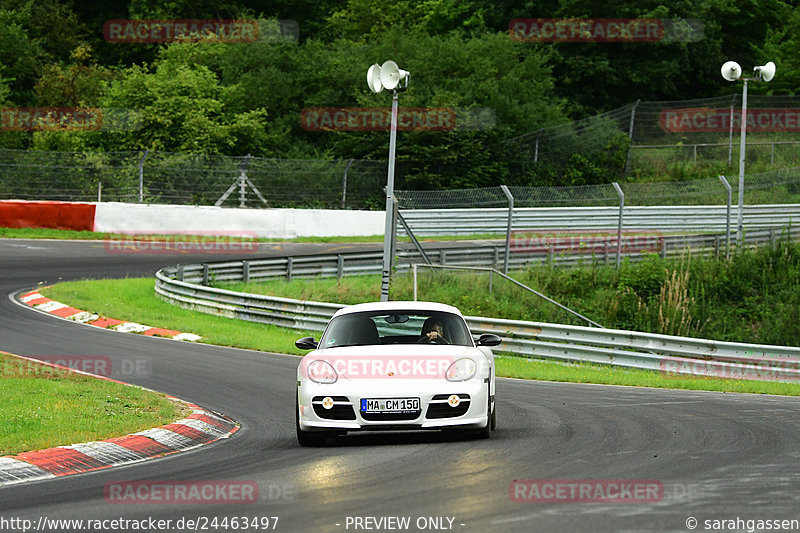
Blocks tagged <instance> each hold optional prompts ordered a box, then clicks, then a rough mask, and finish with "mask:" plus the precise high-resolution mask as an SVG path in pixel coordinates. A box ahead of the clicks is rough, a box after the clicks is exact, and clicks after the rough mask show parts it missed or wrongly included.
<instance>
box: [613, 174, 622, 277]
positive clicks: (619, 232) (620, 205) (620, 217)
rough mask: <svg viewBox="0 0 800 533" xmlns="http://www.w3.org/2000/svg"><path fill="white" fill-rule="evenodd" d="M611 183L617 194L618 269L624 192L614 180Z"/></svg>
mask: <svg viewBox="0 0 800 533" xmlns="http://www.w3.org/2000/svg"><path fill="white" fill-rule="evenodd" d="M611 185H613V186H614V190H615V191H617V194H618V195H619V222H617V269H619V265H620V262H621V260H622V216H623V213H624V212H625V193H623V192H622V188H621V187H620V186H619V183H617V182H616V181H615V182H613V183H612V184H611Z"/></svg>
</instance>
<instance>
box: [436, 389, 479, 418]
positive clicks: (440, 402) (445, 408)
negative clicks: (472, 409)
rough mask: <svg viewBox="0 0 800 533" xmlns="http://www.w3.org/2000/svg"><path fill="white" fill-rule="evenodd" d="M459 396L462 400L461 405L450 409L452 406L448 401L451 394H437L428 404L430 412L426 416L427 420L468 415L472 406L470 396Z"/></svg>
mask: <svg viewBox="0 0 800 533" xmlns="http://www.w3.org/2000/svg"><path fill="white" fill-rule="evenodd" d="M457 396H458V397H459V398H461V403H459V404H458V406H457V407H450V404H449V403H447V399H448V398H449V397H450V395H449V394H437V395H436V396H434V397H433V399H431V401H430V403H429V404H428V412H427V413H426V414H425V418H429V419H430V418H454V417H456V416H462V415H464V414H466V412H467V411H468V410H469V404H470V398H469V394H458V395H457Z"/></svg>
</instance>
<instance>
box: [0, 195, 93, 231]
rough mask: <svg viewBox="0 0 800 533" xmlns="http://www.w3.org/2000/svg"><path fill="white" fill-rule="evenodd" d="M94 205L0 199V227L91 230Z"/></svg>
mask: <svg viewBox="0 0 800 533" xmlns="http://www.w3.org/2000/svg"><path fill="white" fill-rule="evenodd" d="M94 218H95V206H94V205H93V204H80V203H72V202H25V201H19V200H4V201H0V227H2V228H52V229H72V230H78V231H92V230H93V228H94Z"/></svg>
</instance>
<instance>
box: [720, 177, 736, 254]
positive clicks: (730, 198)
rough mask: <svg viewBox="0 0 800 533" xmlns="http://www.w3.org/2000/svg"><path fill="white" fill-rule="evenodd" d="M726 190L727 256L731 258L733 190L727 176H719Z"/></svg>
mask: <svg viewBox="0 0 800 533" xmlns="http://www.w3.org/2000/svg"><path fill="white" fill-rule="evenodd" d="M719 179H720V181H721V182H722V184H723V185H724V186H725V190H726V191H728V202H727V206H726V209H725V258H726V259H730V256H731V203H732V202H733V192H732V189H731V184H730V183H728V180H727V179H725V176H720V177H719Z"/></svg>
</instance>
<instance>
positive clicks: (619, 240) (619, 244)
mask: <svg viewBox="0 0 800 533" xmlns="http://www.w3.org/2000/svg"><path fill="white" fill-rule="evenodd" d="M636 103H637V104H638V103H639V102H638V101H637V102H636ZM634 109H636V108H635V107H634ZM631 124H633V115H631ZM631 128H633V126H631ZM611 185H613V186H614V190H615V191H617V194H618V195H619V222H618V223H617V268H618V269H619V264H620V261H621V260H622V217H623V215H624V213H625V193H623V192H622V188H621V187H620V186H619V183H617V182H616V181H615V182H613V183H612V184H611Z"/></svg>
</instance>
